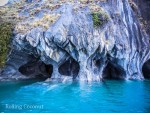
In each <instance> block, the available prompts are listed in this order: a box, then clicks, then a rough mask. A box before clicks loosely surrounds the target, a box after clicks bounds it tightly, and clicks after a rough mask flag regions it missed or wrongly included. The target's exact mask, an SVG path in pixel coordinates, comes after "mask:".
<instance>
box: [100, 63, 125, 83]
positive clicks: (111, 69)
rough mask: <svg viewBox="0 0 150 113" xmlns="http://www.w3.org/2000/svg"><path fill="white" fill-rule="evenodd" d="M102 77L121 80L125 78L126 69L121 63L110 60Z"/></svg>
mask: <svg viewBox="0 0 150 113" xmlns="http://www.w3.org/2000/svg"><path fill="white" fill-rule="evenodd" d="M102 77H103V78H104V79H114V80H118V79H120V80H121V79H124V78H125V71H124V69H123V68H121V67H120V66H119V65H116V64H114V63H112V62H108V63H107V65H106V67H105V68H104V70H103V74H102Z"/></svg>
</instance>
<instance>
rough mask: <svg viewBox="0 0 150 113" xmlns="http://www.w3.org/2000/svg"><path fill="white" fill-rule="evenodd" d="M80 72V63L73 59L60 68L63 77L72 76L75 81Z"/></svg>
mask: <svg viewBox="0 0 150 113" xmlns="http://www.w3.org/2000/svg"><path fill="white" fill-rule="evenodd" d="M79 70H80V65H79V63H78V62H77V61H76V60H74V59H73V58H72V57H70V58H69V59H67V60H66V61H65V62H64V63H62V64H61V65H60V66H59V68H58V71H59V73H60V74H61V75H64V76H72V77H73V79H75V78H76V77H77V76H78V73H79Z"/></svg>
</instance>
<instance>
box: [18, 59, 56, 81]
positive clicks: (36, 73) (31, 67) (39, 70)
mask: <svg viewBox="0 0 150 113" xmlns="http://www.w3.org/2000/svg"><path fill="white" fill-rule="evenodd" d="M19 72H20V73H21V74H23V75H25V76H28V77H31V78H38V79H47V78H50V77H51V75H52V73H53V66H52V65H51V64H45V63H44V62H42V61H40V60H39V61H31V62H28V63H26V64H24V65H22V66H20V68H19Z"/></svg>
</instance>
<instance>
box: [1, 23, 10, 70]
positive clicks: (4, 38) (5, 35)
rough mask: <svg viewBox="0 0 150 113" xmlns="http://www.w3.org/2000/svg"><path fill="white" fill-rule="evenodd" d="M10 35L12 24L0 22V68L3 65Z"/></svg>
mask: <svg viewBox="0 0 150 113" xmlns="http://www.w3.org/2000/svg"><path fill="white" fill-rule="evenodd" d="M11 36H12V24H11V23H0V68H2V67H3V66H4V65H5V62H6V59H7V54H8V52H9V43H10V38H11Z"/></svg>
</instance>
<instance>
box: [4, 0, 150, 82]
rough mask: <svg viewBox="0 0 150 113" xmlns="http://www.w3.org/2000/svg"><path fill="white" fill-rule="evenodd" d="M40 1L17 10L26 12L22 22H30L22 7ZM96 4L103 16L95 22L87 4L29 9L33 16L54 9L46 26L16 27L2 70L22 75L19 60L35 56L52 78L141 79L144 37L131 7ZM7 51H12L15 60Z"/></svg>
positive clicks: (120, 2) (149, 45)
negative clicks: (54, 18)
mask: <svg viewBox="0 0 150 113" xmlns="http://www.w3.org/2000/svg"><path fill="white" fill-rule="evenodd" d="M44 4H45V2H42V1H40V2H35V3H34V5H32V7H30V8H26V9H24V10H22V11H21V12H20V15H21V16H26V20H24V21H23V22H22V23H26V22H31V23H32V20H31V18H30V15H28V13H27V12H29V10H32V8H35V7H38V6H41V5H44ZM97 5H99V6H100V7H101V8H102V9H103V10H104V11H105V13H106V14H107V15H108V16H109V21H108V22H107V23H105V24H104V25H102V26H99V27H97V28H95V27H94V23H93V19H92V15H91V10H90V8H89V7H88V6H86V7H81V6H80V4H79V3H78V2H77V3H75V4H71V3H63V4H62V5H61V6H59V7H58V8H57V9H55V10H53V11H49V10H48V9H42V10H41V11H40V12H38V14H36V15H34V18H41V17H43V15H44V14H43V12H44V11H45V12H46V14H55V15H56V14H59V15H60V16H59V18H58V19H57V21H56V22H54V23H53V24H52V25H50V26H48V29H44V28H43V27H40V26H36V27H34V28H30V29H28V31H26V32H21V31H18V29H17V28H16V29H15V30H14V37H13V42H12V51H15V52H12V53H11V55H10V57H9V59H8V62H7V65H6V67H5V69H4V70H3V71H2V75H7V76H8V78H12V77H15V78H20V77H21V78H22V76H23V75H22V74H21V73H20V72H19V68H20V66H21V65H24V64H26V63H27V62H30V61H31V60H34V59H38V60H40V61H42V62H43V63H44V64H46V65H52V66H53V73H52V75H51V76H49V77H51V78H52V79H61V80H65V79H77V80H87V81H100V80H102V79H103V78H104V79H144V76H143V72H142V67H143V64H144V63H145V62H146V61H148V60H149V59H150V42H149V35H147V34H146V32H144V30H143V28H142V27H141V25H140V21H139V19H138V18H137V16H136V13H135V11H133V10H132V8H131V6H130V4H129V2H128V0H113V1H112V0H107V1H106V2H97ZM75 8H76V9H75ZM22 23H18V25H22ZM13 55H15V56H16V55H17V57H15V60H14V59H13V58H12V57H11V56H13ZM32 56H34V57H32ZM22 57H23V59H21V58H22ZM30 57H31V58H30ZM29 58H30V59H29ZM68 65H69V66H71V68H69V67H68ZM31 67H34V66H31ZM65 69H66V70H65ZM18 73H19V74H18ZM68 73H69V74H70V75H68Z"/></svg>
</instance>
